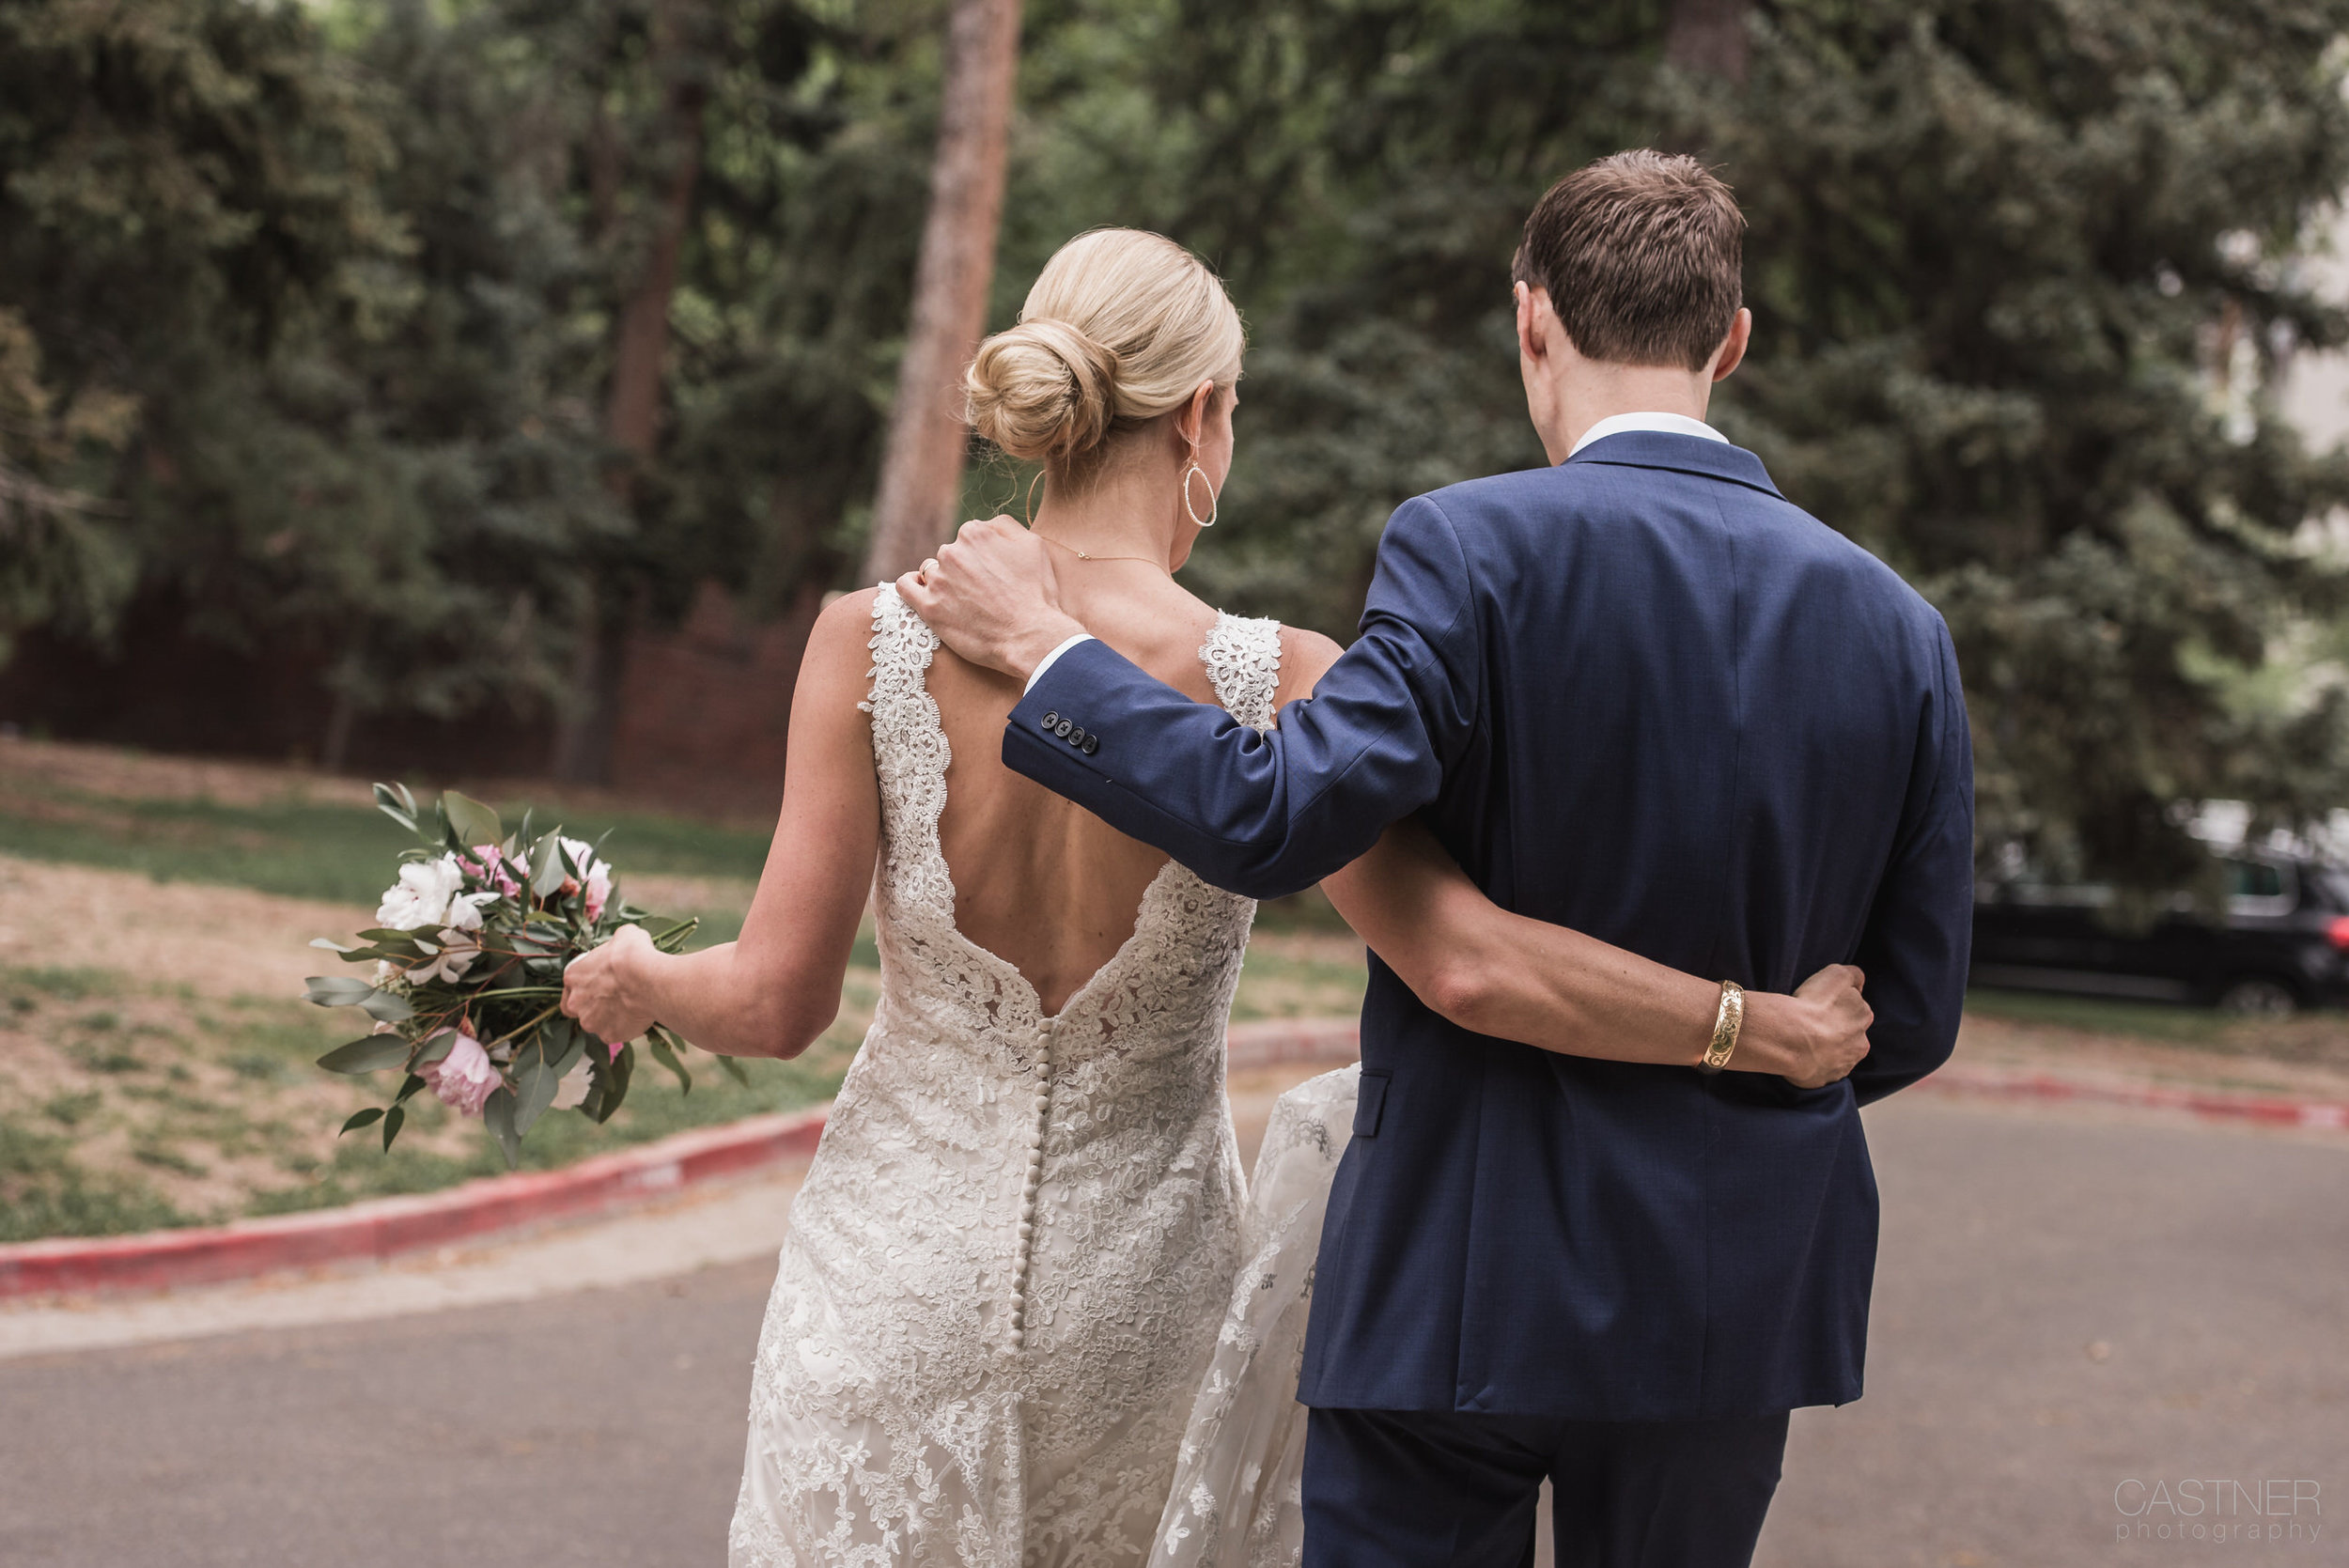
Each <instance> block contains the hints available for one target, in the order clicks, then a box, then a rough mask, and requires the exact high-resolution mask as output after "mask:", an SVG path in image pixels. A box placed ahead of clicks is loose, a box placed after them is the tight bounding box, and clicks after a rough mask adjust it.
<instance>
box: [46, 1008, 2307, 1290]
mask: <svg viewBox="0 0 2349 1568" xmlns="http://www.w3.org/2000/svg"><path fill="white" fill-rule="evenodd" d="M1228 1043H1229V1054H1230V1065H1231V1067H1232V1068H1233V1069H1234V1070H1237V1071H1248V1070H1252V1069H1256V1068H1263V1067H1272V1066H1280V1065H1283V1064H1290V1063H1330V1064H1332V1065H1336V1064H1338V1063H1346V1062H1351V1061H1353V1060H1354V1059H1355V1058H1356V1057H1357V1056H1358V1055H1359V1054H1360V1052H1361V1029H1360V1026H1359V1025H1358V1024H1357V1022H1356V1021H1355V1020H1354V1019H1352V1018H1293V1019H1292V1018H1274V1019H1263V1020H1258V1021H1254V1022H1250V1023H1242V1024H1234V1025H1233V1026H1232V1027H1231V1030H1230V1032H1229V1035H1228ZM1920 1087H1922V1088H1926V1089H1930V1090H1933V1091H1935V1092H1936V1093H1938V1094H1961V1095H1975V1096H1981V1097H1985V1098H1995V1099H2009V1100H2052V1101H2069V1102H2073V1103H2077V1104H2094V1105H2112V1106H2125V1107H2131V1108H2136V1109H2140V1110H2178V1111H2184V1112H2186V1113H2187V1114H2189V1115H2193V1116H2196V1117H2201V1118H2204V1119H2208V1120H2213V1121H2222V1122H2236V1123H2246V1122H2248V1123H2253V1124H2257V1125H2261V1126H2289V1127H2301V1128H2310V1129H2316V1130H2321V1131H2329V1132H2341V1131H2349V1103H2341V1102H2336V1101H2325V1100H2296V1099H2291V1098H2287V1097H2284V1096H2279V1095H2267V1094H2229V1093H2223V1092H2217V1091H2197V1090H2189V1089H2172V1088H2166V1087H2161V1086H2156V1085H2126V1084H2115V1083H2108V1082H2102V1081H2098V1080H2093V1079H2066V1078H2060V1077H2056V1076H2054V1075H2051V1074H2047V1073H2030V1072H2018V1071H2011V1070H2007V1069H2003V1068H1996V1067H1977V1066H1973V1065H1972V1064H1970V1063H1962V1062H1961V1063H1951V1064H1950V1065H1948V1066H1945V1067H1943V1068H1942V1069H1941V1070H1940V1071H1939V1072H1937V1073H1935V1074H1934V1075H1933V1076H1932V1077H1930V1078H1928V1079H1924V1080H1923V1081H1922V1083H1921V1085H1920ZM827 1110H828V1108H825V1107H817V1109H815V1110H802V1111H799V1112H796V1113H793V1114H790V1115H781V1116H754V1117H752V1118H750V1119H749V1120H747V1121H741V1122H735V1123H732V1124H729V1125H728V1126H721V1127H708V1128H704V1129H702V1130H699V1131H695V1132H685V1133H678V1134H677V1135H676V1136H675V1137H672V1138H664V1139H662V1140H661V1141H659V1142H657V1143H646V1144H644V1145H642V1146H640V1147H637V1148H633V1149H622V1150H618V1151H616V1152H614V1153H613V1154H608V1155H598V1156H596V1157H593V1158H591V1159H584V1160H582V1161H580V1162H579V1163H578V1164H576V1165H570V1166H566V1167H565V1168H563V1169H562V1170H560V1171H534V1172H529V1173H527V1174H520V1175H506V1176H487V1177H483V1178H481V1179H480V1180H477V1181H471V1182H467V1183H465V1184H464V1185H463V1186H461V1187H455V1188H449V1189H448V1190H447V1191H445V1192H432V1193H425V1194H422V1195H419V1196H416V1197H412V1198H381V1199H373V1200H370V1201H368V1202H366V1203H352V1204H350V1205H349V1206H348V1207H345V1208H339V1209H321V1210H319V1211H318V1212H316V1213H312V1214H289V1215H284V1216H280V1217H277V1218H274V1219H240V1220H237V1221H235V1222H233V1223H231V1224H227V1225H217V1226H208V1227H203V1228H200V1229H190V1230H184V1231H154V1232H149V1233H148V1234H143V1235H128V1236H101V1237H95V1238H87V1237H70V1238H64V1239H60V1240H55V1241H31V1242H18V1243H12V1244H9V1245H7V1246H0V1300H6V1299H8V1298H9V1297H12V1296H49V1295H56V1294H61V1293H68V1292H77V1291H105V1290H162V1289H169V1288H172V1287H175V1286H179V1285H194V1284H210V1283H216V1282H219V1281H225V1280H242V1279H250V1278H252V1277H253V1276H256V1275H259V1274H267V1273H272V1272H275V1271H278V1270H282V1269H291V1268H310V1267H317V1266H319V1265H324V1264H332V1263H344V1262H350V1261H353V1260H358V1259H379V1260H380V1259H383V1258H390V1257H394V1256H397V1254H399V1253H403V1252H413V1251H419V1250H425V1249H428V1248H433V1247H443V1246H446V1245H448V1244H449V1243H451V1242H455V1241H462V1240H464V1239H466V1238H468V1237H472V1236H478V1235H484V1234H490V1233H491V1232H495V1231H505V1230H510V1229H513V1228H515V1227H517V1226H522V1225H531V1224H537V1223H540V1222H543V1221H546V1220H550V1219H574V1218H578V1217H580V1216H583V1215H592V1214H600V1213H604V1212H607V1211H610V1210H613V1209H617V1208H622V1207H625V1206H627V1205H628V1204H630V1203H635V1202H641V1201H643V1200H644V1199H646V1198H648V1197H653V1196H657V1195H659V1194H661V1193H663V1192H671V1191H675V1190H677V1188H683V1187H689V1186H691V1185H692V1184H694V1183H696V1182H703V1181H708V1180H710V1179H712V1178H715V1177H720V1176H726V1175H733V1174H737V1173H739V1172H745V1171H754V1170H759V1169H763V1168H765V1167H768V1166H773V1165H782V1164H786V1163H790V1162H792V1161H802V1162H803V1161H805V1160H807V1159H809V1158H812V1157H814V1155H815V1153H816V1149H817V1143H818V1142H819V1141H820V1140H821V1139H822V1137H823V1131H824V1118H825V1115H826V1112H827Z"/></svg>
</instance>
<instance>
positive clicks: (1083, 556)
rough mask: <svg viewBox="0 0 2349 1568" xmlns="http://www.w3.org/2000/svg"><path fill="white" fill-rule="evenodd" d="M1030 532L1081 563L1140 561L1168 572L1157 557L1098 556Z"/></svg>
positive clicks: (1147, 565)
mask: <svg viewBox="0 0 2349 1568" xmlns="http://www.w3.org/2000/svg"><path fill="white" fill-rule="evenodd" d="M1029 532H1031V533H1034V534H1035V536H1036V537H1037V538H1039V539H1042V540H1043V541H1044V542H1045V543H1046V544H1048V545H1050V546H1051V547H1052V548H1054V549H1055V550H1065V551H1068V553H1069V554H1071V555H1074V556H1075V557H1076V558H1077V559H1078V560H1080V561H1139V562H1141V563H1142V564H1143V566H1145V567H1158V568H1159V570H1160V571H1166V563H1165V562H1164V561H1161V560H1159V559H1158V558H1157V557H1155V556H1150V555H1096V554H1093V553H1092V552H1091V551H1082V550H1079V549H1078V548H1077V547H1076V546H1075V545H1065V544H1062V543H1061V542H1060V541H1059V540H1058V539H1056V538H1053V537H1052V536H1050V534H1045V533H1041V532H1038V531H1036V530H1034V529H1031V530H1029ZM1166 574H1167V575H1168V576H1169V577H1172V576H1174V575H1175V574H1174V573H1173V572H1167V573H1166Z"/></svg>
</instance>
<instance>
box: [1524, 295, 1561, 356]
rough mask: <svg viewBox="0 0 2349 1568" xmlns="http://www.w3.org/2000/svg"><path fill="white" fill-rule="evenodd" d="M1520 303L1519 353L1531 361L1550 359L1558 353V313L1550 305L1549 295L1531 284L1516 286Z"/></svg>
mask: <svg viewBox="0 0 2349 1568" xmlns="http://www.w3.org/2000/svg"><path fill="white" fill-rule="evenodd" d="M1515 291H1516V294H1517V352H1518V353H1520V354H1522V355H1524V356H1525V357H1526V358H1528V359H1537V360H1538V359H1548V357H1549V356H1550V355H1551V354H1553V353H1556V352H1557V350H1558V332H1559V328H1558V313H1557V312H1556V311H1554V310H1552V309H1551V308H1550V306H1549V293H1548V290H1547V289H1544V288H1541V287H1537V286H1535V285H1532V284H1529V283H1518V284H1517V285H1516V286H1515Z"/></svg>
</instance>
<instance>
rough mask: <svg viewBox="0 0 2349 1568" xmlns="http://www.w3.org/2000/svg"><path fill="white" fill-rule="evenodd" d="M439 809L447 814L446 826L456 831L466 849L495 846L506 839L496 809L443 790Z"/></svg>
mask: <svg viewBox="0 0 2349 1568" xmlns="http://www.w3.org/2000/svg"><path fill="white" fill-rule="evenodd" d="M441 809H442V810H443V811H444V812H446V813H448V825H449V826H450V827H452V828H454V829H456V830H457V836H458V837H459V838H460V839H462V840H464V841H465V846H466V847H467V848H468V849H470V848H472V847H474V846H476V845H482V844H495V843H497V842H499V841H500V840H501V839H503V838H505V837H506V824H505V823H504V822H501V821H500V820H498V814H497V811H496V809H495V808H494V807H490V806H487V805H484V804H482V803H481V802H480V801H479V800H474V798H473V797H472V796H470V795H460V794H459V793H458V792H457V791H456V790H453V789H445V790H443V791H442V792H441Z"/></svg>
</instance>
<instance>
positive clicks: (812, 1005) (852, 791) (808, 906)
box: [563, 590, 880, 1057]
mask: <svg viewBox="0 0 2349 1568" xmlns="http://www.w3.org/2000/svg"><path fill="white" fill-rule="evenodd" d="M872 604H873V595H872V593H871V591H870V590H867V591H865V592H863V593H857V594H850V595H848V596H846V597H845V598H840V599H837V600H835V601H833V603H832V606H831V608H829V609H827V610H826V611H825V612H824V613H823V614H822V615H821V616H819V617H818V618H817V622H816V628H815V630H814V631H813V632H812V633H810V635H809V637H808V643H807V653H806V655H805V657H804V659H803V660H802V661H801V665H800V679H799V685H798V688H797V690H796V691H794V693H793V695H792V699H791V733H790V739H789V744H790V750H789V752H788V753H787V756H786V762H785V764H784V787H783V815H782V817H781V819H780V820H779V821H778V822H777V823H776V825H775V837H774V843H773V846H771V847H770V849H769V850H768V852H767V867H766V870H765V871H764V872H763V873H761V874H760V876H759V878H758V893H757V894H756V896H755V897H754V898H753V899H752V901H751V911H750V914H749V915H748V916H747V917H745V918H744V920H743V922H742V935H741V937H740V938H739V939H737V940H734V941H730V942H726V943H723V945H720V946H717V947H711V948H706V949H704V950H703V951H701V952H699V953H689V954H684V955H679V956H675V957H672V956H670V955H666V954H663V953H661V952H660V951H658V950H657V949H655V948H654V947H653V945H652V943H651V941H650V940H649V939H646V936H645V934H644V932H643V931H642V930H641V929H639V928H638V927H635V926H630V927H627V928H625V929H624V930H622V931H621V932H620V934H619V935H618V936H617V937H615V938H614V939H613V940H611V941H609V942H607V943H605V944H604V945H603V946H602V947H600V948H599V949H597V950H596V951H595V952H594V953H591V954H588V955H586V956H584V957H583V958H581V959H579V960H577V961H576V962H574V963H573V964H572V965H571V967H570V969H569V970H568V971H566V972H565V975H564V981H563V1010H564V1011H565V1012H566V1013H568V1014H569V1015H570V1016H571V1017H575V1018H577V1019H579V1020H580V1022H581V1023H582V1024H583V1025H584V1026H585V1027H586V1029H587V1030H588V1032H591V1033H593V1034H595V1035H597V1036H599V1038H602V1039H606V1040H630V1039H634V1038H635V1037H636V1036H637V1035H639V1034H642V1033H643V1032H645V1030H646V1027H647V1026H649V1025H650V1024H651V1023H652V1022H653V1021H654V1020H655V1019H658V1020H659V1021H660V1022H661V1023H662V1024H664V1025H666V1026H667V1027H668V1028H670V1029H674V1030H676V1031H677V1032H678V1033H679V1034H681V1035H683V1036H684V1037H685V1038H686V1039H688V1040H690V1041H692V1043H693V1044H694V1045H697V1046H699V1047H701V1048H703V1049H704V1050H710V1051H716V1052H718V1053H720V1054H722V1055H725V1056H780V1057H791V1056H797V1055H799V1054H800V1053H801V1051H803V1050H805V1049H806V1048H808V1047H809V1046H810V1045H812V1044H814V1043H815V1041H816V1038H817V1036H818V1035H820V1034H822V1033H823V1032H824V1031H825V1030H826V1029H829V1028H830V1027H831V1026H832V1019H833V1018H834V1017H837V1016H838V1015H839V1011H840V982H841V979H842V977H843V976H844V975H845V974H846V972H847V970H848V953H849V950H850V948H851V947H853V946H854V944H855V942H856V929H857V923H858V922H859V921H860V920H861V919H863V913H864V901H865V897H866V895H867V894H868V893H870V892H871V890H872V886H873V860H874V856H875V855H876V854H877V853H878V852H879V844H880V790H879V784H877V783H876V782H875V779H874V773H873V732H872V724H871V721H869V720H868V719H867V718H866V717H865V716H864V714H863V711H861V710H860V709H859V707H858V706H857V705H858V704H860V703H862V702H863V700H864V696H865V689H866V674H867V671H868V670H869V668H870V666H871V664H872V656H871V654H870V652H869V650H868V646H867V644H868V643H869V641H870V639H871V636H872V614H873V612H872Z"/></svg>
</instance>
